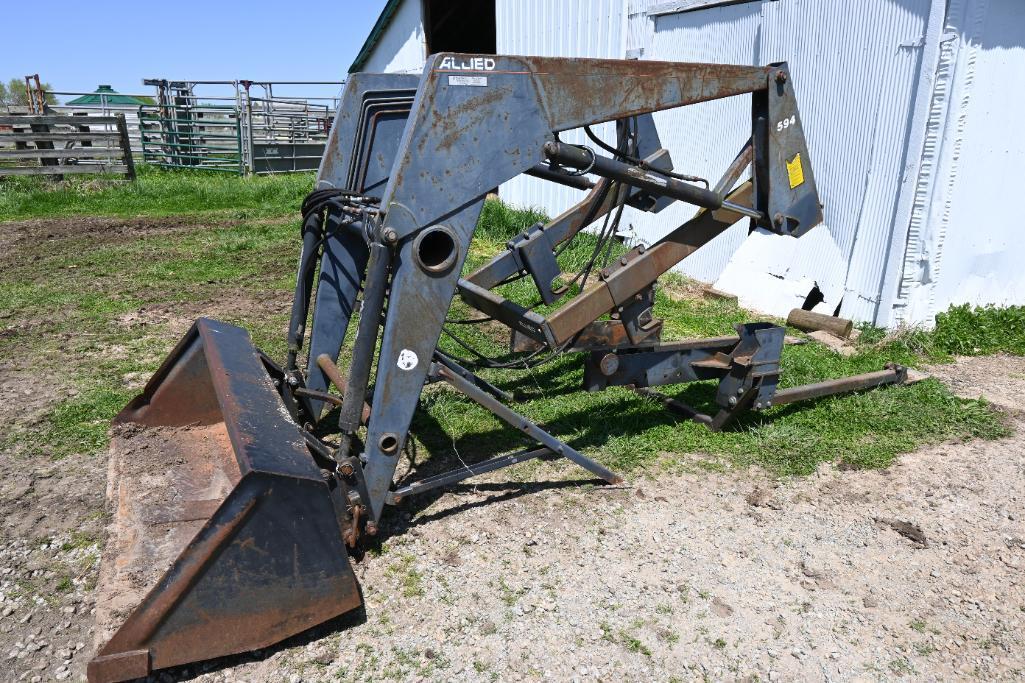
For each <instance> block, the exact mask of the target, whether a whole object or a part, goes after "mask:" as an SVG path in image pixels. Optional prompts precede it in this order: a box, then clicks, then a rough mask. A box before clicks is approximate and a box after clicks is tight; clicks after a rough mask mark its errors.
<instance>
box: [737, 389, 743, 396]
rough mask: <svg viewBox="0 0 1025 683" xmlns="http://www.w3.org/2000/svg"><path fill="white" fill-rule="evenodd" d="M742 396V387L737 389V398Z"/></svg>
mask: <svg viewBox="0 0 1025 683" xmlns="http://www.w3.org/2000/svg"><path fill="white" fill-rule="evenodd" d="M743 395H744V387H737V396H743Z"/></svg>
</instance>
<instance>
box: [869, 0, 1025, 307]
mask: <svg viewBox="0 0 1025 683" xmlns="http://www.w3.org/2000/svg"><path fill="white" fill-rule="evenodd" d="M1023 92H1025V5H1023V4H1022V3H1021V2H1019V1H1018V0H952V1H951V3H950V7H949V9H948V11H947V17H946V21H945V24H944V27H943V31H942V41H941V45H940V55H939V59H938V64H937V68H936V83H935V87H934V90H933V97H932V102H931V107H930V110H929V126H928V128H929V136H928V138H927V140H926V145H925V146H924V149H923V154H922V157H923V172H922V173H921V174H920V175H919V178H918V183H917V186H916V188H915V206H914V210H913V212H912V217H911V222H910V227H909V229H908V234H907V249H906V251H905V253H904V254H903V255H902V257H903V263H902V266H903V268H902V270H901V272H900V273H899V277H900V279H899V290H898V291H897V293H896V297H895V301H894V305H893V307H892V308H888V309H886V310H884V311H883V313H885V314H887V315H889V316H890V320H889V322H890V323H891V324H898V323H913V324H917V323H926V324H928V323H930V322H931V321H932V320H933V318H934V316H935V314H936V313H938V312H942V311H944V310H946V309H947V308H948V307H949V306H950V305H952V304H962V303H972V304H987V303H993V304H997V305H1008V304H1019V305H1020V304H1022V303H1023V302H1025V271H1023V269H1022V268H1021V258H1020V252H1021V249H1020V247H1019V246H1018V243H1019V240H1018V232H1019V230H1020V227H1019V226H1020V220H1019V219H1018V218H1017V216H1016V214H1015V212H1013V211H1007V210H1006V208H1005V203H1004V202H1001V201H994V200H999V199H1005V198H1011V197H1015V196H1016V192H1017V185H1018V184H1019V181H1018V175H1019V170H1020V168H1021V164H1022V162H1023V160H1025V139H1023V138H1022V136H1021V135H1015V134H1014V133H1013V131H1015V130H1018V129H1019V128H1020V123H1019V121H1018V119H1019V118H1020V114H1019V112H1020V111H1021V108H1022V104H1023V101H1025V98H1023V96H1022V93H1023ZM895 279H896V278H895Z"/></svg>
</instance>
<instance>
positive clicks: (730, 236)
mask: <svg viewBox="0 0 1025 683" xmlns="http://www.w3.org/2000/svg"><path fill="white" fill-rule="evenodd" d="M649 22H651V24H652V29H653V30H652V36H651V44H650V45H649V46H648V47H647V48H645V50H644V54H643V59H654V60H665V61H679V62H713V63H719V64H756V63H757V62H758V33H759V30H760V26H761V6H760V4H759V3H757V2H756V3H745V4H741V5H732V6H728V7H717V8H713V9H708V10H701V11H697V12H683V13H674V14H666V15H661V16H657V17H655V18H649ZM655 125H656V126H657V127H658V132H659V136H660V137H661V139H662V145H663V146H664V147H665V148H666V149H669V150H670V151H671V153H672V157H673V164H674V166H675V167H676V169H677V170H678V171H680V172H682V173H688V174H693V175H698V176H700V177H703V178H707V179H708V180H709V181H710V182H711V183H712V184H713V185H714V184H715V182H716V181H717V180H718V179H719V176H720V175H722V172H723V171H724V170H726V167H727V166H729V164H730V162H731V161H733V158H734V157H735V156H736V155H737V152H739V151H740V148H741V147H742V146H743V144H744V142H745V141H746V140H747V139H748V138H749V137H750V135H751V96H750V95H744V96H741V97H732V98H729V99H725V100H717V101H713V102H703V103H701V104H695V105H691V106H689V107H682V108H680V109H676V110H671V111H665V112H657V113H656V114H655ZM695 212H696V208H695V207H693V206H690V205H687V204H682V203H676V204H674V205H673V206H671V207H670V208H668V209H666V210H665V211H663V212H661V213H659V214H655V215H652V214H642V213H641V212H637V211H635V212H632V213H631V214H630V218H631V219H632V220H633V222H634V223H633V224H634V226H635V228H636V231H637V235H638V237H639V239H640V240H641V241H642V242H644V243H646V244H650V243H652V242H655V241H656V240H658V239H659V238H661V237H662V236H663V235H665V234H666V233H668V232H670V231H671V230H673V229H675V228H676V227H678V226H679V225H680V224H681V223H683V222H685V221H687V220H689V219H690V218H691V217H692V216H693V215H694V213H695ZM746 237H747V221H742V222H741V223H738V224H737V225H735V226H734V227H733V228H731V229H730V230H727V231H726V232H725V233H723V234H722V235H720V236H719V237H717V238H716V239H714V240H713V241H712V242H710V243H709V244H707V245H705V246H704V247H702V249H701V251H699V252H698V253H697V254H695V255H694V256H692V257H690V258H688V259H687V260H686V261H684V263H683V268H682V271H683V272H684V273H686V274H687V275H689V276H691V277H695V278H697V279H699V280H704V281H706V282H712V281H714V280H715V279H716V278H717V277H718V276H719V274H720V273H721V272H722V270H723V268H724V267H725V266H726V264H727V263H728V262H729V259H730V257H731V256H732V255H733V253H734V252H735V251H736V250H737V248H738V247H739V246H740V244H741V243H742V242H743V241H744V239H745V238H746Z"/></svg>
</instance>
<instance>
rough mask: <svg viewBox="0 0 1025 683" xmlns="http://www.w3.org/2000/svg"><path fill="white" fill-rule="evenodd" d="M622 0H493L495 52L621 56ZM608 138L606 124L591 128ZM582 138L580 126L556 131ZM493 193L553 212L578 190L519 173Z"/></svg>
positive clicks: (611, 138)
mask: <svg viewBox="0 0 1025 683" xmlns="http://www.w3.org/2000/svg"><path fill="white" fill-rule="evenodd" d="M625 3H626V0H496V2H495V23H496V26H497V36H496V44H497V48H498V49H497V52H498V53H499V54H510V55H539V56H542V57H567V56H572V57H594V58H605V59H608V58H613V59H622V58H623V55H624V54H625V51H626V25H627V22H626V19H627V17H626V4H625ZM595 131H596V132H598V133H599V134H600V135H602V136H603V138H604V139H605V140H609V141H614V140H615V132H614V130H613V128H612V126H608V125H605V126H598V127H596V129H595ZM561 138H562V139H563V140H564V141H566V142H571V143H574V144H584V143H585V142H587V138H586V137H585V136H584V134H583V133H582V132H580V131H568V132H566V133H563V134H561ZM499 196H500V197H501V198H502V199H503V200H504V201H506V202H509V203H511V204H515V205H517V206H532V207H539V208H542V209H544V210H545V211H546V212H547V213H548V214H549V215H551V216H555V215H558V214H559V213H561V212H562V211H563V210H564V209H566V208H568V207H570V206H572V205H573V204H575V203H577V202H579V201H580V200H581V198H583V196H584V193H582V192H580V191H579V190H574V189H571V188H567V187H562V186H559V185H555V184H554V183H548V182H545V181H541V180H536V179H534V178H529V177H526V176H521V177H519V178H516V179H515V180H512V181H510V182H508V183H505V184H504V185H502V186H501V187H500V188H499Z"/></svg>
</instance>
